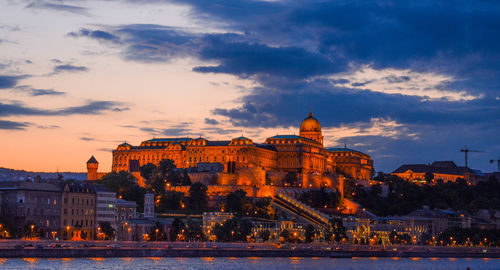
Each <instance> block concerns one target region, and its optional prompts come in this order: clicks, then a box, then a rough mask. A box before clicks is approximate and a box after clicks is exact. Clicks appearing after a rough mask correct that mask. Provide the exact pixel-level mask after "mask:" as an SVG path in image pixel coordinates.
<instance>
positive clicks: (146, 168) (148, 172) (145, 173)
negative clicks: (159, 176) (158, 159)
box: [140, 163, 158, 180]
mask: <svg viewBox="0 0 500 270" xmlns="http://www.w3.org/2000/svg"><path fill="white" fill-rule="evenodd" d="M157 169H158V167H156V165H154V164H153V163H148V164H146V165H143V166H141V169H140V172H141V176H142V177H143V178H144V179H146V180H149V179H150V178H151V176H152V175H153V173H155V172H156V171H157Z"/></svg>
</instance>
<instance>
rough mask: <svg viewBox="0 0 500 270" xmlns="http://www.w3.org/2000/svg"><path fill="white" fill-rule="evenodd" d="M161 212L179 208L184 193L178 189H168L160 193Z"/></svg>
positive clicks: (159, 209) (159, 208)
mask: <svg viewBox="0 0 500 270" xmlns="http://www.w3.org/2000/svg"><path fill="white" fill-rule="evenodd" d="M159 199H160V203H159V207H158V211H159V212H165V211H166V210H179V209H181V207H182V200H183V199H184V193H182V192H176V191H167V192H165V194H164V195H160V198H159Z"/></svg>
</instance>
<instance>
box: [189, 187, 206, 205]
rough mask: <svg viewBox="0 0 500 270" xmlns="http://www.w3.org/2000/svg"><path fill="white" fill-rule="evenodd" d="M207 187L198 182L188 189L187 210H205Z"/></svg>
mask: <svg viewBox="0 0 500 270" xmlns="http://www.w3.org/2000/svg"><path fill="white" fill-rule="evenodd" d="M207 189H208V188H207V186H205V185H204V184H202V183H200V182H198V183H194V184H192V185H191V187H190V188H189V208H191V209H193V210H205V209H206V208H207V204H208V202H207V199H208V196H207Z"/></svg>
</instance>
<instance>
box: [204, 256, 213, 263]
mask: <svg viewBox="0 0 500 270" xmlns="http://www.w3.org/2000/svg"><path fill="white" fill-rule="evenodd" d="M201 259H202V260H204V261H206V262H213V261H214V260H215V258H214V257H202V258H201Z"/></svg>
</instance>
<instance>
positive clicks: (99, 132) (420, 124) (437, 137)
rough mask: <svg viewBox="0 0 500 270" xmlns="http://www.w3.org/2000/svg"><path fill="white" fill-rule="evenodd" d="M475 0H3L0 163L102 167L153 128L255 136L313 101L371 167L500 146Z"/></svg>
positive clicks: (498, 103)
mask: <svg viewBox="0 0 500 270" xmlns="http://www.w3.org/2000/svg"><path fill="white" fill-rule="evenodd" d="M475 5H477V8H476V6H475ZM484 5H485V4H483V3H482V2H481V3H472V2H471V3H469V2H460V3H455V4H454V5H450V6H448V5H435V4H434V1H424V0H423V1H419V4H418V8H416V7H417V6H415V4H414V3H413V2H408V1H395V2H394V3H391V4H390V5H387V4H384V3H378V2H374V1H361V2H356V1H350V2H349V1H347V2H346V1H288V2H286V3H285V2H283V1H242V0H231V1H220V0H212V1H181V0H169V1H147V0H146V1H109V0H79V1H60V0H44V1H25V0H15V1H3V2H2V6H1V8H0V149H1V151H0V167H9V168H15V169H26V170H38V171H55V170H57V169H58V170H60V171H85V169H86V168H85V162H86V160H87V159H88V158H89V157H90V156H91V155H92V154H94V155H95V156H96V158H97V159H98V160H99V162H100V168H101V169H100V170H101V171H109V170H110V168H111V152H110V151H111V150H112V149H114V148H116V146H117V144H119V143H121V142H123V141H125V140H126V141H127V142H129V143H131V144H133V145H137V144H139V143H141V142H142V141H144V140H147V139H150V138H152V137H153V136H154V137H185V136H189V137H198V136H203V137H205V138H207V139H211V140H229V139H231V138H234V137H237V136H241V135H244V136H246V137H249V138H251V139H252V140H253V141H254V142H256V143H263V142H264V141H265V139H266V138H267V137H271V136H274V135H277V134H297V135H298V133H299V125H300V121H302V119H304V118H305V117H306V116H307V112H308V110H309V108H312V112H313V114H314V116H315V117H317V119H318V120H319V121H320V122H321V125H322V127H323V135H324V136H325V146H328V147H329V146H332V147H333V146H343V145H344V143H346V144H347V146H348V147H351V148H354V149H357V150H360V151H364V152H367V153H370V154H371V155H372V156H373V157H375V158H374V161H375V167H376V168H377V169H378V170H380V169H383V170H388V169H392V168H393V167H397V165H399V163H400V162H402V160H405V162H413V161H414V160H418V161H422V162H430V161H433V160H434V159H444V160H457V159H461V158H462V156H461V154H460V152H457V149H458V147H460V146H463V145H465V144H467V145H471V147H472V146H473V147H474V148H478V149H485V150H488V151H489V152H490V153H491V155H493V153H500V145H499V144H498V138H497V136H496V135H497V134H498V133H499V132H500V129H499V128H498V127H499V126H500V122H499V120H498V119H499V118H498V117H497V116H498V115H500V98H499V95H498V89H499V85H500V79H499V78H500V68H499V66H498V61H496V59H499V58H500V49H499V47H498V35H497V32H498V17H500V8H499V7H496V6H495V5H491V6H484ZM346 14H348V15H346ZM374 14H376V15H377V16H374ZM432 14H438V15H437V16H433V15H432ZM471 14H472V15H473V16H471ZM332 18H333V19H332ZM415 18H418V19H415ZM421 18H425V24H422V23H421V22H422V20H423V19H421ZM477 18H481V19H480V20H478V19H477ZM484 37H488V38H484ZM497 73H499V74H497ZM478 138H481V139H480V140H478ZM472 144H474V145H472ZM477 158H478V160H477V161H476V160H474V161H471V162H473V163H472V164H474V165H475V166H476V164H477V168H481V169H483V170H488V168H490V167H491V166H490V164H489V163H488V162H489V159H490V158H495V157H494V156H489V155H483V156H481V157H479V156H478V157H477ZM479 158H482V159H479ZM474 162H477V163H474ZM488 166H490V167H488Z"/></svg>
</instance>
